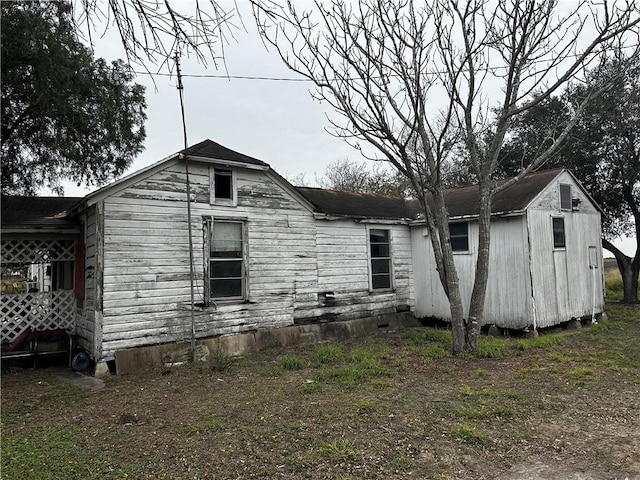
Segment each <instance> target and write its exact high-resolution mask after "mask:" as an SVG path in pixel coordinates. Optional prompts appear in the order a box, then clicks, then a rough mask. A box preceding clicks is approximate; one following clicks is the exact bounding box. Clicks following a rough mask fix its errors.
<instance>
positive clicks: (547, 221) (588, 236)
mask: <svg viewBox="0 0 640 480" xmlns="http://www.w3.org/2000/svg"><path fill="white" fill-rule="evenodd" d="M554 216H560V217H563V218H564V224H565V243H566V248H564V249H554V248H553V230H552V217H554ZM527 218H528V223H529V231H530V235H531V244H532V250H531V255H532V259H533V261H532V265H533V268H532V271H531V276H532V278H533V292H534V295H535V299H536V322H537V325H538V327H548V326H552V325H557V324H559V323H562V322H565V321H567V320H570V319H571V318H578V317H583V316H588V315H591V313H592V310H593V309H594V306H595V312H596V313H599V312H602V311H603V310H604V290H603V274H602V246H601V240H600V235H599V232H600V216H599V214H597V213H582V212H559V211H558V212H550V211H546V210H531V211H530V212H529V213H528V215H527ZM590 246H592V247H596V249H595V252H596V255H597V266H598V268H597V269H591V268H589V247H590ZM594 292H595V297H594Z"/></svg>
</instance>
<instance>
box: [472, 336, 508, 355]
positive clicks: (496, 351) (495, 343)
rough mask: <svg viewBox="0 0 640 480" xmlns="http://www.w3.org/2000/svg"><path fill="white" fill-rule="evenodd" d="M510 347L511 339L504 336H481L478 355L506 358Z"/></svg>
mask: <svg viewBox="0 0 640 480" xmlns="http://www.w3.org/2000/svg"><path fill="white" fill-rule="evenodd" d="M508 349H509V341H507V340H506V339H504V338H495V337H480V344H479V345H478V357H480V358H504V356H505V355H506V353H507V350H508Z"/></svg>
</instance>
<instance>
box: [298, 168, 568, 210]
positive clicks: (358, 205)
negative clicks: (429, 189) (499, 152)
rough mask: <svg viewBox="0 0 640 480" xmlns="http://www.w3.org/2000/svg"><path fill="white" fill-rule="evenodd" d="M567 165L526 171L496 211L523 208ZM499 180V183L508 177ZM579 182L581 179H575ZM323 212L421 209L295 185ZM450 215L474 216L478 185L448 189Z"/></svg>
mask: <svg viewBox="0 0 640 480" xmlns="http://www.w3.org/2000/svg"><path fill="white" fill-rule="evenodd" d="M563 171H565V169H563V168H556V169H552V170H541V171H538V172H533V173H529V174H527V175H525V176H524V177H523V178H522V179H521V180H520V181H519V182H518V183H516V184H514V185H512V186H511V187H509V188H507V189H506V190H503V191H501V192H500V193H497V194H496V195H495V196H494V197H493V200H492V207H491V209H492V213H493V214H494V215H499V214H506V213H512V212H522V211H524V210H525V209H526V208H527V206H528V205H529V204H530V203H531V202H532V201H533V200H534V199H535V198H536V196H537V195H538V194H540V192H542V190H544V188H545V187H546V186H547V185H549V184H550V183H551V182H552V181H553V180H554V179H555V178H556V177H557V176H558V175H560V174H561V173H562V172H563ZM507 180H508V179H505V180H500V181H499V182H498V184H503V183H505V182H506V181H507ZM576 183H578V182H576ZM295 188H296V190H297V191H298V192H300V193H301V194H302V196H304V197H305V198H306V199H307V200H308V201H309V202H311V203H312V204H313V205H314V206H315V207H316V209H317V211H319V212H321V213H325V214H328V215H336V216H344V217H352V218H380V219H395V220H400V219H418V218H419V217H420V216H421V213H422V212H421V209H420V206H419V204H418V202H417V201H416V200H412V199H403V198H399V197H387V196H383V195H373V194H367V193H353V192H345V191H339V190H323V189H321V188H311V187H295ZM444 195H445V201H446V203H447V208H448V209H449V216H450V217H451V218H460V217H474V216H477V215H478V214H479V213H480V209H479V203H480V190H479V188H478V186H477V185H472V186H469V187H460V188H451V189H448V190H446V191H445V194H444Z"/></svg>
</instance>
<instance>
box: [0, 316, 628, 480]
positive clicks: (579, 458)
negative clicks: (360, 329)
mask: <svg viewBox="0 0 640 480" xmlns="http://www.w3.org/2000/svg"><path fill="white" fill-rule="evenodd" d="M609 316H610V319H611V321H610V322H607V323H603V324H600V325H597V326H594V327H591V328H584V329H581V330H578V331H573V332H571V333H570V334H569V333H568V332H565V333H567V334H565V335H562V336H561V338H562V341H555V340H554V341H540V340H538V341H536V342H534V343H530V344H526V345H525V344H523V343H522V342H521V341H518V340H515V339H514V340H503V343H500V345H498V344H495V343H492V342H490V341H489V342H487V339H485V338H483V344H486V345H488V347H487V349H486V351H487V352H489V353H490V354H487V355H486V356H487V357H489V358H454V357H451V356H450V355H448V354H446V355H442V354H441V353H440V352H442V351H444V350H443V348H445V347H443V346H444V345H446V344H447V343H448V342H449V337H448V335H447V333H446V332H444V331H435V330H432V329H424V328H420V329H412V330H408V331H399V332H380V333H379V334H378V335H376V336H373V337H368V338H364V339H360V340H357V341H350V342H344V343H340V344H333V345H324V346H321V347H318V348H316V349H311V350H310V349H291V350H287V351H284V352H266V353H262V354H259V355H254V356H251V357H247V358H244V359H240V360H237V361H235V362H234V363H233V365H231V367H230V368H227V369H224V370H223V371H216V368H215V365H206V364H197V365H191V366H185V367H181V368H176V369H174V370H172V371H171V373H169V374H166V372H165V374H164V375H163V372H161V371H146V372H141V373H140V374H137V375H128V376H125V375H122V376H115V377H110V378H108V379H107V384H106V387H105V388H104V389H103V390H101V391H98V392H95V393H88V392H85V391H82V390H79V389H77V388H76V387H72V386H70V385H67V384H65V383H62V382H61V381H60V380H58V379H57V377H56V375H55V370H54V369H41V370H36V371H33V370H29V371H16V372H9V373H5V374H4V375H3V378H2V472H3V478H7V479H9V478H20V479H47V478H59V479H66V478H69V479H75V478H86V479H109V478H111V479H120V478H153V479H156V478H171V479H177V478H185V479H186V478H216V479H235V478H242V479H244V478H262V479H271V478H283V479H298V478H300V479H302V478H305V479H347V478H351V479H378V478H379V479H401V478H416V479H418V478H419V479H454V478H456V479H457V478H477V479H481V478H495V477H496V476H500V475H503V476H504V475H507V477H505V478H509V477H508V472H509V471H510V469H511V468H512V465H518V464H522V463H523V462H524V463H525V465H526V462H530V461H531V459H532V458H542V459H544V461H545V462H548V463H550V464H551V468H556V469H565V470H561V471H560V470H559V471H560V472H561V473H562V472H564V473H566V472H567V470H566V469H567V468H569V469H573V470H572V471H573V472H578V471H579V472H583V473H584V472H591V473H594V472H595V473H594V475H593V476H594V477H595V478H625V477H629V478H636V477H639V476H640V463H639V462H638V459H639V458H640V433H639V432H640V419H639V417H638V415H637V406H638V404H637V402H638V398H640V349H638V346H637V338H638V336H639V335H640V321H639V320H638V312H637V310H636V309H634V308H626V307H622V306H611V307H610V309H609ZM540 338H547V337H544V336H543V337H540ZM549 338H556V337H549ZM436 351H437V352H438V354H435V353H434V352H436ZM505 472H507V473H505ZM596 474H597V475H596ZM565 476H568V475H565ZM561 477H562V475H559V476H558V478H561Z"/></svg>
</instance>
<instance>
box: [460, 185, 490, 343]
mask: <svg viewBox="0 0 640 480" xmlns="http://www.w3.org/2000/svg"><path fill="white" fill-rule="evenodd" d="M490 240H491V191H490V189H489V186H487V185H481V186H480V212H479V215H478V259H477V261H476V270H475V278H474V282H473V291H472V293H471V303H470V305H469V319H468V320H467V323H466V329H465V350H466V351H469V352H474V353H475V352H477V351H478V339H479V337H480V326H481V325H482V321H483V319H484V302H485V298H486V294H487V283H488V281H489V247H490Z"/></svg>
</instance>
